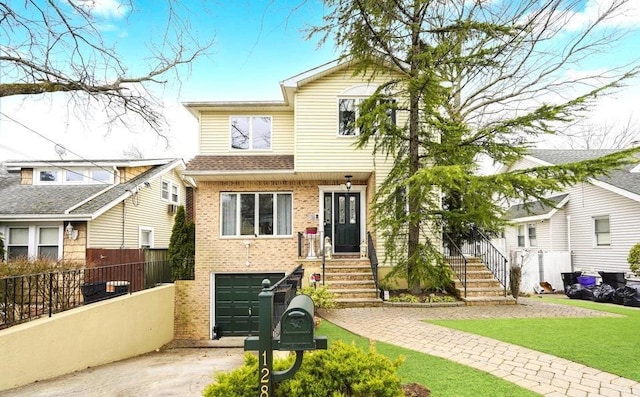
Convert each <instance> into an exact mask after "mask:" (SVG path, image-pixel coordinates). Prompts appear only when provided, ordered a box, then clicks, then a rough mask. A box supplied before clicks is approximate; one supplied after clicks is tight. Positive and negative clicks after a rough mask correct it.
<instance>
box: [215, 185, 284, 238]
mask: <svg viewBox="0 0 640 397" xmlns="http://www.w3.org/2000/svg"><path fill="white" fill-rule="evenodd" d="M220 201H221V206H220V207H221V217H220V219H221V228H220V230H221V234H222V236H290V235H291V234H292V213H293V206H292V194H291V193H272V192H260V193H244V192H243V193H222V194H221V197H220Z"/></svg>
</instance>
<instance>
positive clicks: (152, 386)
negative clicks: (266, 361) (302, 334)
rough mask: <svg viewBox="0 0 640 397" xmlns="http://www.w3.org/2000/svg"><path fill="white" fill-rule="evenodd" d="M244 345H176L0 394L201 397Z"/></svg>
mask: <svg viewBox="0 0 640 397" xmlns="http://www.w3.org/2000/svg"><path fill="white" fill-rule="evenodd" d="M243 355H244V351H243V349H242V348H174V349H168V350H163V351H159V352H153V353H149V354H145V355H142V356H138V357H134V358H130V359H127V360H122V361H118V362H115V363H111V364H106V365H102V366H99V367H94V368H88V369H86V370H83V371H78V372H74V373H72V374H68V375H64V376H61V377H57V378H54V379H50V380H45V381H40V382H37V383H33V384H31V385H27V386H23V387H19V388H17V389H12V390H8V391H4V392H0V396H2V397H5V396H7V397H8V396H11V397H14V396H16V397H22V396H24V397H27V396H29V397H32V396H65V397H69V396H77V397H80V396H82V397H87V396H88V397H99V396H109V397H129V396H132V397H133V396H136V397H139V396H180V397H182V396H185V397H192V396H193V397H195V396H202V390H203V389H204V388H205V387H206V386H207V385H208V384H209V383H211V382H212V375H213V374H214V373H215V372H216V371H229V370H232V369H235V368H237V367H240V366H242V362H243V359H242V357H243Z"/></svg>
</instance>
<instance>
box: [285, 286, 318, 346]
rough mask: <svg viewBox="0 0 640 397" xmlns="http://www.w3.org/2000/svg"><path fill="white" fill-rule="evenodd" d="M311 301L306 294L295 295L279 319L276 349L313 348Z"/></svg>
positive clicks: (314, 341) (314, 344)
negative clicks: (278, 340)
mask: <svg viewBox="0 0 640 397" xmlns="http://www.w3.org/2000/svg"><path fill="white" fill-rule="evenodd" d="M313 314H314V306H313V301H312V300H311V298H310V297H309V296H307V295H297V296H295V297H294V298H293V299H292V300H291V303H289V306H288V307H287V310H286V311H285V312H284V314H283V315H282V318H281V319H280V343H279V345H278V350H315V349H316V340H315V337H314V330H315V325H314V322H313Z"/></svg>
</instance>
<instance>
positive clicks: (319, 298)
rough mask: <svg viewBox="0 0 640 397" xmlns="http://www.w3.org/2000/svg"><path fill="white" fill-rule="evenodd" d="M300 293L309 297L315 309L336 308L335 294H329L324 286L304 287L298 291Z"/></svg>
mask: <svg viewBox="0 0 640 397" xmlns="http://www.w3.org/2000/svg"><path fill="white" fill-rule="evenodd" d="M300 293H301V294H304V295H308V296H310V297H311V300H312V301H313V305H314V306H315V308H316V309H333V308H334V307H336V294H334V293H333V292H330V291H329V290H328V289H327V287H325V286H324V285H323V286H317V287H312V286H308V287H304V288H302V289H301V290H300Z"/></svg>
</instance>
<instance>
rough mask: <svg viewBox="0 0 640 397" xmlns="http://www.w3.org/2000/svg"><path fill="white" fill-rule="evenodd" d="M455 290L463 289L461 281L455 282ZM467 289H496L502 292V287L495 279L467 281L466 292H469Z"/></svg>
mask: <svg viewBox="0 0 640 397" xmlns="http://www.w3.org/2000/svg"><path fill="white" fill-rule="evenodd" d="M455 288H456V289H459V290H462V289H464V285H462V282H461V281H456V283H455ZM469 288H496V289H499V290H502V287H501V286H500V282H499V281H498V280H496V279H495V278H493V279H491V278H488V279H475V280H474V279H467V290H469Z"/></svg>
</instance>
